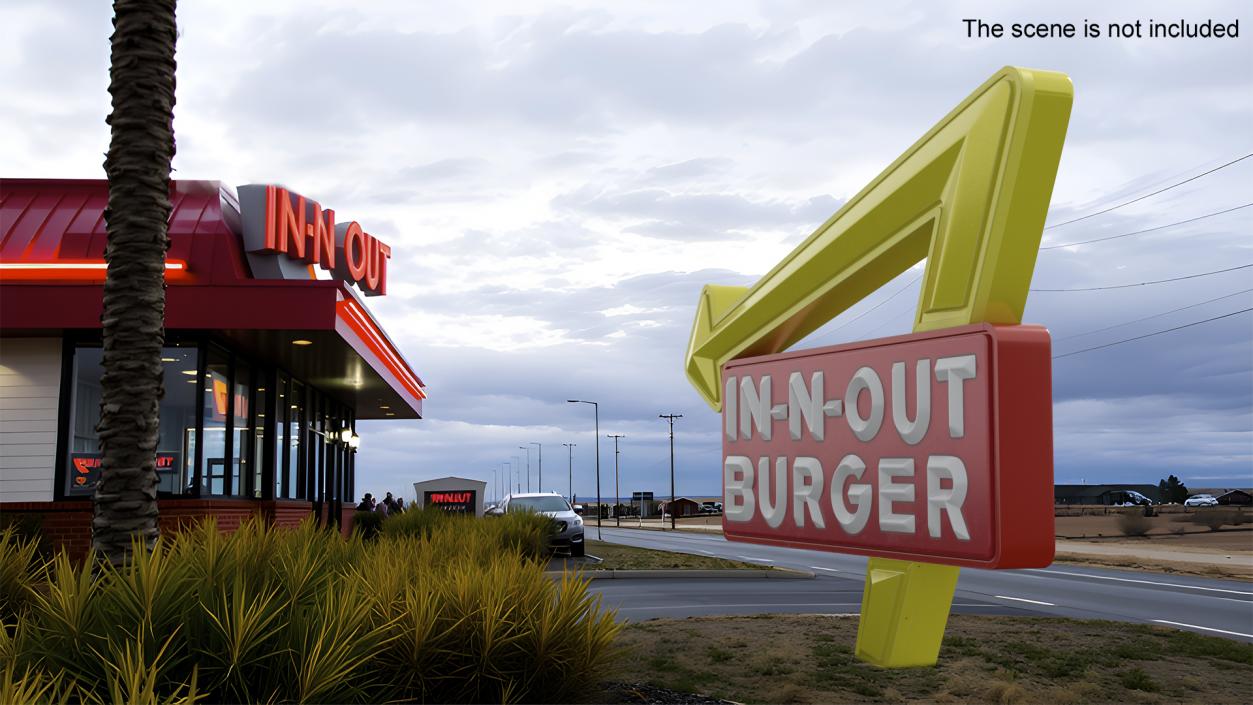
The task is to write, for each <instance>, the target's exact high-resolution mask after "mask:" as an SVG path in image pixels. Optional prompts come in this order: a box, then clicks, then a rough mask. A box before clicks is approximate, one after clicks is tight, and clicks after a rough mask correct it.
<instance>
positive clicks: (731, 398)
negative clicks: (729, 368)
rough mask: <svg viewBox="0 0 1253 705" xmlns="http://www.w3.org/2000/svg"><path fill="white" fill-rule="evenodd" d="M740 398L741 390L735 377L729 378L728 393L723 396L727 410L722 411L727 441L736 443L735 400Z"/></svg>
mask: <svg viewBox="0 0 1253 705" xmlns="http://www.w3.org/2000/svg"><path fill="white" fill-rule="evenodd" d="M738 397H739V389H737V388H736V384H735V377H727V388H726V393H725V394H723V395H722V403H723V404H725V405H726V408H725V409H723V410H722V417H723V419H724V422H723V426H724V427H725V429H726V434H727V440H728V441H734V440H735V438H736V435H737V433H736V425H735V424H736V421H737V419H736V418H735V400H736V399H737V398H738Z"/></svg>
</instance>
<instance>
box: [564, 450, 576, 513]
mask: <svg viewBox="0 0 1253 705" xmlns="http://www.w3.org/2000/svg"><path fill="white" fill-rule="evenodd" d="M561 445H563V446H565V447H566V448H569V449H570V468H569V470H567V472H568V473H569V478H567V480H566V482H568V483H569V484H568V486H567V487H566V496H567V497H569V498H570V501H571V502H573V501H574V446H576V445H578V444H577V443H562V444H561Z"/></svg>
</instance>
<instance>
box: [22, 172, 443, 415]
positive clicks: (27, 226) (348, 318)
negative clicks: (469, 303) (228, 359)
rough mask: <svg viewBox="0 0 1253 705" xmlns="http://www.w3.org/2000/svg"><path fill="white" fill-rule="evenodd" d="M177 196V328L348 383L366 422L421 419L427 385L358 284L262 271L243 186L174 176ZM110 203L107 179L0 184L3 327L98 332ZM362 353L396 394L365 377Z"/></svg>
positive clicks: (321, 381)
mask: <svg viewBox="0 0 1253 705" xmlns="http://www.w3.org/2000/svg"><path fill="white" fill-rule="evenodd" d="M170 195H171V202H172V204H173V211H172V213H171V216H170V224H169V239H170V249H169V252H168V254H167V255H166V262H167V264H166V267H167V281H168V282H169V285H170V286H169V288H168V290H167V294H166V327H167V329H170V330H207V331H213V332H216V333H219V334H221V335H223V336H224V337H227V338H232V339H235V341H236V342H238V343H240V344H241V345H243V346H244V347H245V348H246V349H248V351H250V352H252V353H253V354H254V355H257V356H258V357H262V358H264V359H266V360H268V361H271V362H274V363H275V364H281V365H283V366H285V367H287V368H288V369H291V370H292V371H293V372H294V373H297V374H302V375H304V376H306V378H308V379H309V381H310V382H311V383H314V384H317V385H319V386H322V387H326V388H329V391H331V392H335V391H337V390H336V389H335V388H336V387H341V386H342V387H343V388H342V389H341V390H339V391H342V392H344V393H343V394H341V395H340V396H342V397H351V398H348V399H345V401H348V402H349V403H352V404H353V405H354V406H355V407H356V408H357V410H358V414H359V416H360V417H361V418H372V417H383V416H393V415H394V416H410V417H413V416H418V417H420V416H421V406H422V402H421V400H422V399H423V398H425V396H426V394H425V391H424V390H423V388H422V387H423V384H422V380H421V379H420V378H419V377H418V376H417V374H416V373H414V371H413V369H412V367H411V366H410V365H409V363H408V362H407V361H406V360H405V359H404V356H403V355H401V353H400V351H399V349H397V347H396V346H395V344H394V343H392V342H391V340H390V339H389V338H388V337H387V335H386V334H385V333H384V332H383V330H382V328H381V327H380V326H379V325H378V322H377V321H376V320H375V319H374V317H373V316H372V315H371V314H370V313H369V311H368V309H366V307H365V305H364V304H363V303H362V302H361V300H360V299H359V298H358V297H357V295H356V294H355V293H354V292H353V291H352V289H351V287H350V286H349V285H347V284H346V283H344V282H340V281H335V280H326V279H322V280H318V279H315V278H313V272H312V269H311V270H310V279H308V280H284V279H256V278H253V276H252V273H251V270H250V269H249V266H248V260H247V257H246V256H245V253H244V250H243V246H242V242H241V238H240V234H239V232H238V227H239V226H238V222H239V213H238V205H237V202H236V199H235V195H234V192H233V191H232V190H231V189H229V188H228V187H223V186H222V184H220V183H219V182H216V181H175V182H172V183H171V194H170ZM107 201H108V184H107V182H105V181H103V180H83V179H0V332H3V333H4V334H5V335H15V334H39V333H41V332H45V333H46V332H50V331H53V330H57V331H60V330H75V329H78V330H82V329H93V328H95V329H98V328H99V327H100V313H101V299H102V297H101V288H102V283H103V281H104V269H103V260H104V249H105V243H106V239H107V236H106V232H105V222H104V210H105V206H106V205H107ZM298 332H299V333H301V334H302V335H301V336H298V337H306V338H309V337H311V336H316V335H317V334H319V333H324V334H325V335H324V336H323V339H322V340H321V341H319V340H317V339H315V340H314V342H315V346H313V347H314V348H315V349H316V348H318V347H321V349H320V350H318V351H317V353H316V354H317V356H318V359H317V360H310V361H307V363H306V362H302V360H303V359H304V357H308V356H302V355H300V354H298V353H296V352H294V351H292V350H291V348H292V346H291V345H290V339H291V338H292V337H294V335H293V334H295V333H298ZM304 333H308V334H309V335H303V334H304ZM322 343H325V345H322ZM337 357H338V358H340V360H339V362H342V363H343V364H342V365H340V364H334V363H335V359H334V358H337ZM354 357H357V358H359V359H364V360H365V361H366V362H367V363H369V367H370V368H372V370H373V371H374V372H375V375H370V377H372V378H373V377H377V380H376V381H378V382H382V383H384V384H385V385H386V387H388V388H389V390H390V392H392V393H390V394H383V393H382V391H383V390H380V389H377V388H376V387H379V386H380V385H378V384H370V383H368V381H363V379H362V374H361V372H360V370H359V368H360V365H359V363H358V364H356V365H354V364H353V362H352V358H354ZM328 362H329V363H330V364H328ZM397 397H399V398H397ZM387 401H392V402H395V401H402V402H403V404H402V405H401V406H400V408H398V407H397V406H396V405H394V404H386V403H384V402H387ZM370 407H375V408H374V409H371V408H370ZM378 407H382V408H383V409H388V408H389V407H390V413H387V412H385V411H383V410H380V409H379V408H378ZM405 407H407V408H408V409H409V411H410V412H411V413H403V412H404V408H405ZM376 411H377V413H375V412H376ZM397 412H401V413H397Z"/></svg>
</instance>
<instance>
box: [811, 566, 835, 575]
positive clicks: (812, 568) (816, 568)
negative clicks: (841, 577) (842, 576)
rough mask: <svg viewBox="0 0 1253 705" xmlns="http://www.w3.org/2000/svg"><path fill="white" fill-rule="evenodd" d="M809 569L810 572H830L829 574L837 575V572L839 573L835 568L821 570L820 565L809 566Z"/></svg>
mask: <svg viewBox="0 0 1253 705" xmlns="http://www.w3.org/2000/svg"><path fill="white" fill-rule="evenodd" d="M809 569H810V570H825V571H827V572H830V573H838V572H840V571H838V570H836V569H835V568H823V567H822V566H820V565H811V566H809Z"/></svg>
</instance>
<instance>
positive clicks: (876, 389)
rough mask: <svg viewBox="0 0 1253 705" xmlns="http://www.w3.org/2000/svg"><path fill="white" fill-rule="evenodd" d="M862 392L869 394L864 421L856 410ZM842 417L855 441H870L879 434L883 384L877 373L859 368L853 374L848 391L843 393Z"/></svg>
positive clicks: (881, 421) (866, 368) (881, 420)
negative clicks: (867, 410) (845, 419)
mask: <svg viewBox="0 0 1253 705" xmlns="http://www.w3.org/2000/svg"><path fill="white" fill-rule="evenodd" d="M863 390H864V391H867V392H870V415H869V416H868V417H866V418H864V419H863V418H862V417H861V412H860V411H859V410H858V408H857V397H858V396H859V395H860V394H861V393H862V391H863ZM844 415H845V416H846V417H847V418H848V427H849V428H850V429H852V430H853V435H854V436H857V440H859V441H870V440H873V439H874V437H875V435H876V434H877V433H879V427H880V426H882V425H883V382H882V381H881V380H880V379H879V374H878V373H877V372H875V371H874V370H872V369H871V368H869V367H861V368H858V370H857V372H856V373H854V374H853V378H852V379H851V380H849V382H848V390H847V391H845V392H844Z"/></svg>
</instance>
